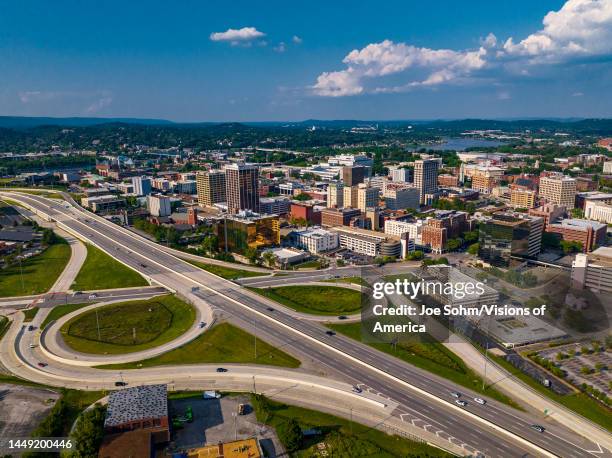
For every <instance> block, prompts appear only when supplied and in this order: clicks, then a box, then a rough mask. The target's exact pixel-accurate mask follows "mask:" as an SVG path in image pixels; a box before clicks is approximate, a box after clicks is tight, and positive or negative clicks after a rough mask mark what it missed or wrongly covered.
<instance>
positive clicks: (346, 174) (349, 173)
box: [342, 165, 366, 186]
mask: <svg viewBox="0 0 612 458" xmlns="http://www.w3.org/2000/svg"><path fill="white" fill-rule="evenodd" d="M365 176H366V170H365V167H362V166H359V165H355V166H348V165H347V166H344V167H342V182H343V183H344V186H357V185H358V184H360V183H363V180H364V178H365Z"/></svg>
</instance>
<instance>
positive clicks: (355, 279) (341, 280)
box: [323, 277, 370, 286]
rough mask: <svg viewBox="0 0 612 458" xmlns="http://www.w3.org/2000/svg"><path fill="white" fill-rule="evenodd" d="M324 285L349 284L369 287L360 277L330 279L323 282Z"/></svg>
mask: <svg viewBox="0 0 612 458" xmlns="http://www.w3.org/2000/svg"><path fill="white" fill-rule="evenodd" d="M323 281H324V282H326V283H349V284H351V285H359V286H370V285H369V284H368V282H367V281H365V279H363V278H361V277H340V278H330V279H329V280H323Z"/></svg>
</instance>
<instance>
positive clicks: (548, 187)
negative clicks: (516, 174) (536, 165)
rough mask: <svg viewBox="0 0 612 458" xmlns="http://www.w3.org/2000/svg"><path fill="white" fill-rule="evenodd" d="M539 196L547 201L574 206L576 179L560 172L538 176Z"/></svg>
mask: <svg viewBox="0 0 612 458" xmlns="http://www.w3.org/2000/svg"><path fill="white" fill-rule="evenodd" d="M540 197H541V198H542V199H545V200H546V201H547V202H549V203H553V204H557V205H563V206H565V208H566V209H568V210H571V209H572V208H574V202H575V200H576V180H575V179H574V178H570V177H566V176H565V175H563V174H562V173H555V174H553V175H549V176H547V177H542V178H540Z"/></svg>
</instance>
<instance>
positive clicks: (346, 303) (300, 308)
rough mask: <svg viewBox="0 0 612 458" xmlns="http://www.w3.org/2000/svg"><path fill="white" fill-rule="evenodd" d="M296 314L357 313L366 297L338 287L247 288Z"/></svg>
mask: <svg viewBox="0 0 612 458" xmlns="http://www.w3.org/2000/svg"><path fill="white" fill-rule="evenodd" d="M249 289H250V290H251V291H254V292H256V293H258V294H261V295H262V296H265V297H267V298H268V299H272V300H273V301H276V302H278V303H280V304H282V305H285V306H287V307H289V308H292V309H293V310H295V311H297V312H302V313H311V314H313V315H330V316H334V315H341V314H351V313H357V312H359V311H360V310H361V303H362V301H364V300H365V299H366V296H365V295H364V294H363V293H361V292H359V291H356V290H354V289H348V288H342V287H339V286H315V285H305V286H279V287H272V288H249Z"/></svg>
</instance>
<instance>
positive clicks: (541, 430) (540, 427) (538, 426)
mask: <svg viewBox="0 0 612 458" xmlns="http://www.w3.org/2000/svg"><path fill="white" fill-rule="evenodd" d="M531 429H535V430H536V431H537V432H539V433H543V432H544V431H546V429H545V428H544V426H540V425H531Z"/></svg>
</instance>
